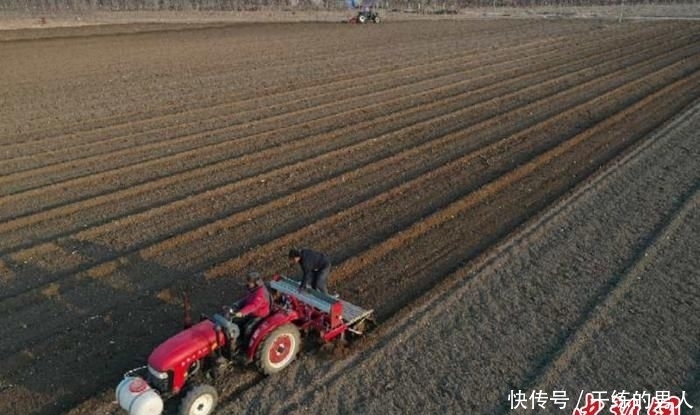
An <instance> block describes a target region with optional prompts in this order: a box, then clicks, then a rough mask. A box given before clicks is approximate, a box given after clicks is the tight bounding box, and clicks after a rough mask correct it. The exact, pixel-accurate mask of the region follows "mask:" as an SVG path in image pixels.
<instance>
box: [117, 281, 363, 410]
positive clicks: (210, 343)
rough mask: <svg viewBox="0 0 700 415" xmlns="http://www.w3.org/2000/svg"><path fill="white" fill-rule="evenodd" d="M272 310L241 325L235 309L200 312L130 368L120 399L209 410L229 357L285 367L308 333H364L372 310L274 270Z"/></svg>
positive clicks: (138, 405)
mask: <svg viewBox="0 0 700 415" xmlns="http://www.w3.org/2000/svg"><path fill="white" fill-rule="evenodd" d="M268 288H269V290H270V293H271V297H272V302H271V312H270V314H269V315H268V316H267V317H265V318H264V319H262V320H260V321H254V322H253V323H252V324H249V325H243V324H241V323H240V322H237V321H236V319H235V318H232V316H231V314H229V313H224V314H223V315H222V314H214V315H213V316H212V317H205V316H203V318H202V320H201V321H200V322H199V323H197V324H194V325H192V326H190V327H186V328H185V329H184V330H183V331H181V332H180V333H178V334H176V335H174V336H173V337H171V338H169V339H167V340H166V341H165V342H163V343H161V344H160V345H159V346H158V347H156V348H155V349H154V350H153V352H152V353H151V355H150V356H149V357H148V365H147V366H143V367H140V368H137V369H133V370H131V371H129V372H127V373H126V374H125V375H124V379H123V380H122V381H121V383H120V384H119V386H117V390H116V395H117V401H118V402H119V405H120V406H121V407H122V408H123V409H125V410H126V411H127V412H128V413H129V415H160V414H161V413H162V412H163V408H164V400H167V399H169V398H173V397H179V398H181V403H180V406H179V411H178V415H208V414H210V413H212V412H213V411H214V408H215V407H216V404H217V402H218V393H217V391H216V389H215V388H214V387H213V386H211V385H209V384H207V383H206V382H207V379H213V378H215V377H216V376H217V375H219V372H220V371H221V369H222V368H223V367H225V366H228V365H229V364H231V363H238V364H241V365H245V364H251V363H255V364H256V365H257V367H258V369H259V370H260V371H261V372H262V373H264V374H266V375H272V374H274V373H277V372H279V371H281V370H282V369H284V368H285V367H287V366H288V365H289V364H290V363H292V361H293V360H294V358H295V357H296V355H297V353H299V350H300V348H301V344H302V343H301V342H302V334H304V335H306V334H311V333H314V334H317V335H318V337H319V338H320V339H321V340H322V341H323V342H331V341H333V340H335V339H339V338H344V337H345V336H346V334H348V333H350V334H353V335H361V334H362V333H363V332H364V330H365V328H366V327H367V324H368V323H370V322H371V318H372V310H364V309H362V308H360V307H357V306H355V305H352V304H350V303H348V302H346V301H343V300H340V299H337V298H335V297H332V296H328V295H326V294H323V293H321V292H319V291H316V290H303V291H299V282H297V281H293V280H291V279H288V278H284V277H282V276H279V275H276V276H275V277H274V278H273V280H272V281H270V282H269V284H268Z"/></svg>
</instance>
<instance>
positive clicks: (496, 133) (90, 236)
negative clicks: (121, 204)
mask: <svg viewBox="0 0 700 415" xmlns="http://www.w3.org/2000/svg"><path fill="white" fill-rule="evenodd" d="M647 63H648V64H650V65H659V66H660V65H661V63H656V64H655V63H654V61H648V62H647ZM626 71H627V72H629V74H630V76H631V74H632V73H634V68H633V67H628V68H627V69H626ZM615 78H617V75H616V74H615V73H612V74H609V75H608V76H607V77H604V78H600V82H601V83H603V82H604V81H606V79H615ZM552 82H553V83H556V80H554V81H552ZM609 88H610V85H608V86H606V89H609ZM585 90H587V92H583V91H585ZM600 91H601V90H600V89H594V88H592V87H591V86H590V85H588V84H584V85H581V86H579V87H577V88H575V89H574V90H571V91H568V92H567V95H572V96H576V97H578V100H574V101H573V102H566V101H564V102H566V103H564V102H562V103H561V104H560V105H554V108H556V111H561V110H562V109H563V108H567V107H569V106H571V105H574V104H576V103H577V102H580V101H581V100H583V99H586V98H587V97H594V96H596V95H597V94H599V93H600ZM522 93H523V94H525V95H528V96H530V97H536V96H537V94H532V93H530V92H529V91H527V90H524V91H522ZM565 97H566V95H565ZM502 101H503V102H508V101H513V102H516V101H517V100H516V99H512V98H511V97H509V96H504V97H502ZM552 102H555V101H552V99H551V98H550V100H548V103H547V104H548V105H549V104H551V103H552ZM538 105H539V106H542V105H543V103H542V102H540V103H539V104H538ZM493 106H494V107H501V106H502V105H501V103H499V102H497V103H495V104H493ZM531 110H536V107H532V106H531V107H529V108H528V107H524V108H522V109H520V110H519V111H517V112H515V113H512V114H511V117H514V118H519V116H518V115H517V114H518V113H521V114H523V115H525V114H528V113H529V112H532V111H531ZM535 112H537V113H541V110H536V111H535ZM553 114H555V112H550V113H544V114H542V115H540V117H539V119H542V118H545V117H548V116H551V115H553ZM531 118H532V117H531ZM537 120H538V118H532V120H531V121H533V122H534V121H537ZM499 122H500V121H499V120H495V121H494V122H490V123H485V124H483V125H481V126H480V127H479V128H478V129H474V128H473V129H468V130H466V131H464V132H462V133H460V134H456V135H453V136H451V137H450V136H447V137H446V138H443V139H441V140H439V141H438V143H439V144H440V146H441V147H442V148H444V149H445V150H443V151H444V152H447V153H450V156H449V157H451V158H452V159H454V158H455V157H457V156H459V155H461V154H463V153H465V152H467V151H470V150H472V149H473V148H475V147H478V146H479V145H478V144H477V143H475V144H474V145H471V144H469V145H467V146H466V147H465V144H460V143H459V141H460V140H462V139H463V138H462V137H467V136H472V135H478V134H479V131H484V130H487V129H491V134H490V136H487V137H486V138H487V140H486V141H485V142H484V143H485V144H488V143H492V142H495V141H497V140H498V139H499V137H506V136H508V135H509V134H511V133H513V132H515V131H517V128H521V127H520V126H518V127H517V128H515V129H511V130H508V129H505V130H504V127H497V126H496V125H495V124H497V123H499ZM481 134H482V135H483V132H482V133H481ZM389 140H390V141H391V142H393V141H394V140H395V139H394V138H391V137H389ZM403 147H406V146H399V148H403ZM423 147H425V149H424V148H421V147H419V148H416V149H413V150H409V151H407V152H405V154H403V155H401V157H400V158H398V159H397V158H396V157H393V159H394V160H393V161H392V160H391V159H389V160H388V161H390V162H391V163H390V164H389V163H386V162H384V161H383V162H381V163H380V164H378V165H377V166H376V167H374V168H373V169H370V170H369V172H365V173H364V176H367V177H372V176H376V175H377V172H380V170H377V169H379V168H382V167H383V166H384V165H387V166H388V168H389V169H392V168H393V167H392V166H394V165H401V166H403V167H402V168H404V172H403V174H402V176H401V177H400V180H409V179H411V178H412V177H415V176H416V175H420V174H422V173H424V172H425V171H429V170H431V169H432V168H434V167H435V166H438V165H440V164H441V163H443V161H445V160H450V158H448V159H444V158H438V157H437V155H436V154H435V150H436V148H438V147H436V145H435V144H428V145H424V146H423ZM460 148H463V150H459V149H460ZM457 150H459V151H457ZM369 151H373V152H377V149H376V148H371V147H370V149H369ZM498 151H501V150H498ZM355 154H357V153H355ZM421 154H424V156H421ZM421 157H423V158H425V157H428V158H435V159H436V160H433V161H432V162H431V161H430V160H429V159H428V160H423V159H422V158H421ZM480 157H482V158H484V157H483V155H482V156H480ZM407 163H411V164H413V165H414V167H413V168H414V169H416V168H419V170H417V172H418V173H417V174H413V175H408V174H406V171H405V166H406V164H407ZM511 163H513V162H512V161H511ZM384 169H386V167H384ZM389 171H391V170H389ZM360 172H361V171H360ZM475 173H478V172H475ZM284 176H287V173H286V172H283V173H282V177H284ZM380 176H382V177H383V176H385V174H381V175H380ZM350 177H351V176H348V177H345V176H343V177H341V178H338V177H336V178H335V179H334V181H331V182H326V183H322V184H321V185H320V186H319V185H316V187H317V189H309V190H305V191H303V194H305V195H307V196H304V198H306V199H309V200H313V199H314V197H315V195H317V194H318V193H319V192H326V193H327V192H328V191H329V190H328V189H331V190H332V189H333V188H334V187H335V186H336V185H343V186H346V187H347V186H349V185H350V180H349V178H350ZM359 177H360V178H362V177H363V176H359ZM346 179H348V180H347V182H346ZM270 181H271V182H274V180H270ZM395 182H396V179H395V180H393V181H392V182H389V183H384V186H383V187H379V190H382V189H384V188H386V187H391V186H393V184H394V183H395ZM360 183H362V184H361V185H360V186H366V183H365V182H360ZM375 187H377V184H376V183H375V185H374V186H373V187H372V188H375ZM256 190H257V189H256ZM224 193H231V192H230V191H229V189H224ZM357 193H358V194H359V195H362V194H363V190H362V189H361V188H358V190H357ZM374 193H376V192H373V193H370V196H371V195H372V194H374ZM241 197H242V198H243V199H248V198H249V197H250V196H247V195H243V196H241ZM300 197H301V195H300V194H297V195H296V196H295V198H300ZM435 197H436V198H437V197H438V196H437V195H436V196H435ZM286 199H290V198H289V197H287V198H286ZM292 199H294V198H292ZM323 199H325V200H328V201H329V202H330V201H333V200H342V197H337V196H333V195H331V196H330V197H329V196H325V197H323ZM356 199H357V198H356ZM360 199H361V197H360ZM290 203H292V204H294V203H296V204H297V205H301V206H302V207H303V205H304V203H305V202H303V199H302V201H297V202H290V201H285V199H282V200H277V201H276V202H273V203H271V204H268V207H267V208H265V211H267V212H274V211H275V209H278V208H279V207H282V206H286V209H290ZM351 204H352V201H350V202H348V203H346V204H345V205H341V207H342V206H348V205H351ZM192 205H194V206H198V205H203V203H197V201H193V202H192ZM331 205H332V203H331ZM200 209H201V208H200ZM258 209H259V208H256V209H254V210H252V211H249V212H248V211H244V212H242V213H240V214H238V215H236V216H238V217H241V218H242V219H241V220H240V221H238V222H234V223H244V224H245V223H246V218H250V217H256V216H257V217H260V214H255V213H254V212H255V211H256V210H258ZM336 209H337V208H336ZM188 215H189V214H188ZM149 216H151V217H152V218H154V220H156V221H158V219H160V218H163V217H168V218H170V221H171V222H172V221H174V222H177V220H175V219H176V218H177V217H176V216H175V217H173V216H171V213H169V212H167V211H164V212H161V211H157V212H153V213H150V214H149ZM198 216H202V215H198ZM204 216H209V215H204ZM289 216H290V217H289V218H287V217H282V219H280V221H281V222H282V223H279V224H278V225H277V227H279V228H280V229H281V228H283V227H284V222H285V221H288V220H289V221H291V220H292V219H291V218H293V217H294V215H293V214H289ZM183 220H184V218H183ZM132 224H133V226H129V225H128V224H127V223H124V222H120V223H115V224H111V225H110V226H109V227H107V230H100V229H99V228H97V229H93V230H91V231H87V232H81V234H82V236H76V239H78V238H79V239H86V240H91V241H93V242H99V243H100V244H103V245H105V246H110V247H112V249H117V251H116V252H115V253H114V254H112V257H113V256H114V255H118V252H120V253H121V254H124V253H128V252H133V250H134V249H135V248H136V249H139V248H141V247H143V245H144V244H143V243H137V244H136V246H135V247H134V246H132V247H129V246H121V247H120V245H121V244H120V243H118V242H117V241H118V240H119V239H125V240H126V241H129V240H132V238H138V237H141V236H142V235H143V234H144V233H145V228H144V226H143V223H142V222H138V221H132ZM248 225H250V224H248ZM163 226H167V224H162V223H161V222H160V221H158V222H156V224H155V225H153V226H152V228H154V229H156V228H157V229H158V230H159V231H161V228H162V227H163ZM230 226H232V225H230ZM117 227H118V229H119V230H120V231H119V233H120V234H122V235H110V232H115V233H116V229H117ZM110 228H114V230H110ZM130 228H133V230H132V231H131V232H124V230H125V229H130ZM216 232H218V231H217V230H207V229H206V228H205V229H202V230H200V231H198V233H199V234H203V233H205V234H207V235H211V234H214V233H216ZM169 233H171V234H172V233H176V231H172V232H169ZM99 234H104V235H105V236H106V237H107V238H108V239H107V240H104V239H102V238H99V237H97V236H99ZM139 234H140V235H139ZM136 235H138V236H136ZM115 238H116V239H115ZM50 246H52V244H49V245H48V246H44V248H45V249H46V251H45V252H42V253H39V252H36V253H34V254H32V253H31V252H32V251H36V250H30V251H27V252H25V253H20V254H19V255H17V257H18V259H19V260H21V258H22V257H24V258H27V257H30V256H37V257H43V258H46V257H47V256H51V250H52V249H54V250H55V246H54V248H50ZM39 248H41V247H39ZM64 249H65V247H63V248H60V249H59V252H62V251H63V250H64ZM208 249H209V248H204V250H205V251H206V250H208ZM124 251H126V252H124ZM40 252H41V251H40ZM71 259H75V258H69V259H68V260H66V259H62V258H57V259H56V261H55V262H56V264H52V265H51V266H50V267H48V268H52V269H56V268H59V269H60V268H61V265H59V264H60V263H62V262H63V263H65V266H64V271H63V272H62V273H61V274H65V273H70V272H74V271H78V270H81V269H84V268H87V267H88V265H89V266H93V265H95V264H94V261H95V260H96V258H92V263H88V265H83V266H77V267H76V264H75V262H74V261H71ZM100 260H104V258H101V259H100ZM13 262H14V261H13ZM76 268H77V269H76ZM47 277H50V276H48V275H47ZM34 280H35V281H39V280H40V279H39V280H38V279H36V278H34ZM56 281H57V280H56V279H54V280H51V282H56ZM46 283H48V282H47V281H44V285H45V284H46ZM8 294H10V295H11V294H12V292H8Z"/></svg>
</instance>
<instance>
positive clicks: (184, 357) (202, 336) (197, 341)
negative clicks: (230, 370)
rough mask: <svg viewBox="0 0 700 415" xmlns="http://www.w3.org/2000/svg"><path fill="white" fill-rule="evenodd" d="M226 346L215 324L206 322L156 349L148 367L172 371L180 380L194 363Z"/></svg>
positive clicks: (198, 324) (161, 370)
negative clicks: (181, 375) (180, 375)
mask: <svg viewBox="0 0 700 415" xmlns="http://www.w3.org/2000/svg"><path fill="white" fill-rule="evenodd" d="M217 336H218V342H217ZM224 344H226V337H225V336H224V334H223V333H222V332H221V331H220V330H217V328H216V326H215V324H214V323H213V322H211V321H209V320H204V321H201V322H199V323H197V324H195V325H194V326H192V327H190V328H188V329H185V330H183V331H181V332H180V333H178V334H176V335H174V336H173V337H171V338H169V339H168V340H166V341H164V342H163V343H161V344H160V345H159V346H158V347H156V348H155V349H154V350H153V352H152V353H151V355H150V356H149V357H148V366H150V367H151V368H152V369H154V370H156V371H158V372H168V371H172V372H173V373H174V375H175V377H176V378H178V377H179V376H178V375H179V374H182V373H183V372H185V371H187V369H188V368H189V367H190V366H191V365H192V364H193V363H195V362H197V361H198V360H200V359H201V358H203V357H205V356H207V355H208V354H210V353H211V352H212V351H214V350H216V349H217V348H219V347H221V346H223V345H224Z"/></svg>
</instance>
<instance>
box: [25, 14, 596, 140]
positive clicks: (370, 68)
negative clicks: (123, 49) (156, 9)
mask: <svg viewBox="0 0 700 415" xmlns="http://www.w3.org/2000/svg"><path fill="white" fill-rule="evenodd" d="M526 28H529V29H530V30H533V28H532V26H529V25H527V26H526ZM582 30H583V29H582ZM501 35H504V37H503V38H502V39H500V40H498V41H497V42H495V44H494V46H498V47H501V46H506V47H507V46H508V45H512V44H513V43H514V42H519V41H521V40H522V39H527V37H523V34H522V33H521V32H518V29H517V28H512V29H510V30H507V31H505V32H502V33H501ZM435 43H436V42H435V41H434V40H430V39H429V40H425V41H419V42H415V41H414V42H407V44H406V45H402V46H399V47H396V46H392V47H391V48H390V49H389V50H388V52H387V50H385V49H383V48H382V49H380V50H379V51H377V52H376V55H377V56H378V57H384V58H386V57H387V56H396V59H397V62H398V61H400V62H402V64H401V65H399V64H395V65H394V68H395V69H398V68H401V67H402V66H404V65H410V62H420V61H421V60H426V59H433V58H434V57H435V55H438V54H439V53H440V51H452V53H454V52H453V51H454V45H450V46H449V47H446V46H445V44H444V42H443V43H437V45H436V44H435ZM457 44H464V45H465V46H467V47H468V48H471V49H474V48H475V46H474V45H472V42H469V41H468V38H465V39H463V40H460V41H458V43H457ZM428 45H430V46H428ZM476 46H478V45H476ZM387 49H388V48H387ZM356 53H357V55H353V54H348V56H346V57H345V58H344V59H345V60H343V58H342V57H341V58H339V57H338V56H337V53H333V54H332V56H333V59H331V60H330V61H329V64H327V65H318V64H317V66H318V67H320V68H322V69H324V70H325V71H326V72H327V73H318V74H317V77H326V76H329V74H330V76H331V77H332V78H331V79H330V80H329V82H337V81H345V82H347V81H352V80H357V79H363V78H365V77H367V76H371V75H372V74H373V73H375V72H376V71H377V69H380V68H381V69H382V70H386V69H387V62H386V61H385V59H371V54H370V55H368V52H367V50H365V49H360V50H358V51H356ZM371 53H375V52H371ZM448 56H449V55H448ZM360 57H362V59H363V60H366V62H368V63H369V64H368V65H364V67H363V68H362V69H360V70H357V71H355V72H350V73H348V71H347V70H340V71H339V70H338V69H340V68H346V67H350V68H353V67H354V66H355V65H348V63H352V62H355V61H357V60H358V58H360ZM302 59H304V60H306V61H307V62H308V57H305V58H302ZM438 59H439V58H438ZM375 61H379V63H378V64H372V62H375ZM314 63H317V62H316V61H315V60H314ZM330 63H332V64H330ZM256 67H260V64H259V63H256V62H254V61H253V62H251V64H250V65H249V66H247V65H240V70H250V69H251V68H256ZM333 68H335V69H334V70H330V69H333ZM229 71H235V68H229ZM221 72H222V71H221V68H214V73H215V74H220V73H221ZM301 72H303V70H302V71H301ZM227 78H228V77H227ZM217 81H218V80H217ZM296 84H299V85H300V86H302V87H312V88H313V87H317V86H318V82H317V81H311V82H309V81H306V82H301V83H299V82H296ZM212 88H219V89H220V88H221V86H220V82H212ZM287 89H288V88H287V86H286V85H283V86H281V87H271V88H266V91H265V92H266V93H268V94H274V93H280V92H285V91H286V90H287ZM233 92H234V93H235V94H236V95H237V96H238V97H239V99H248V98H251V97H257V96H260V91H245V92H240V91H235V90H234V91H233ZM28 93H29V92H28ZM147 94H149V95H152V94H153V92H147ZM199 94H201V92H200V93H199ZM130 96H133V95H130ZM178 97H180V98H183V99H184V100H186V101H187V102H188V103H189V105H186V106H183V105H175V107H174V108H171V109H169V108H168V107H160V108H158V109H157V110H147V111H145V112H144V111H143V110H141V109H139V111H138V112H134V113H129V114H120V115H118V116H116V117H114V116H111V117H108V118H106V119H100V120H95V121H88V122H87V123H86V122H82V123H80V124H76V125H73V126H71V127H70V130H72V131H84V130H86V126H89V128H88V129H94V128H100V127H101V126H104V125H105V124H106V125H114V124H119V123H132V122H134V121H135V120H147V119H148V118H149V116H150V117H160V116H162V114H163V113H171V114H176V113H178V112H181V111H188V110H190V109H192V108H193V107H195V108H201V107H204V108H206V107H207V106H216V105H220V104H224V105H225V104H226V101H224V102H223V103H222V102H221V101H214V102H211V96H210V94H209V96H208V95H203V96H202V95H194V96H187V95H185V96H184V97H183V96H182V94H179V95H178ZM102 98H103V97H101V96H98V97H97V98H96V99H95V102H99V101H100V99H102ZM133 98H134V99H136V100H137V101H138V100H139V98H141V97H140V96H139V95H135V96H133ZM192 102H195V103H196V104H195V105H194V106H193V105H192V104H191V103H192ZM202 103H204V104H205V105H202ZM39 132H40V133H41V132H44V131H43V130H39ZM30 136H31V134H30ZM51 136H55V135H51ZM51 136H48V137H45V138H49V137H51ZM34 139H39V138H36V137H35V138H34ZM17 140H18V141H28V140H30V139H28V138H20V137H19V136H18V137H17Z"/></svg>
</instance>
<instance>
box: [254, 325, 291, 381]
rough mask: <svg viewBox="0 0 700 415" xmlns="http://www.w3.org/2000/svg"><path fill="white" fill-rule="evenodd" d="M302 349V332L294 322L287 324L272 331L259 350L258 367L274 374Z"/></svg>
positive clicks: (267, 373)
mask: <svg viewBox="0 0 700 415" xmlns="http://www.w3.org/2000/svg"><path fill="white" fill-rule="evenodd" d="M300 349H301V334H300V333H299V329H298V328H297V327H296V326H295V325H293V324H285V325H284V326H281V327H278V328H276V329H275V330H273V331H272V333H270V334H269V335H268V336H267V337H266V338H265V340H264V341H263V342H262V345H261V346H260V348H258V352H257V361H258V367H259V368H260V370H261V371H262V372H263V373H264V374H266V375H272V374H274V373H277V372H279V371H281V370H282V369H284V368H285V367H287V366H288V365H289V364H290V363H292V361H293V360H294V358H295V357H296V355H297V354H298V353H299V350H300Z"/></svg>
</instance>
